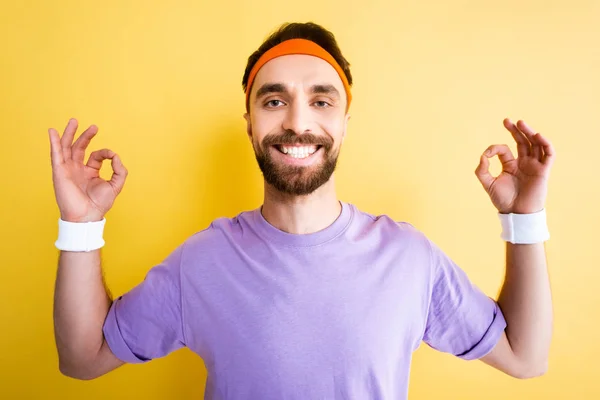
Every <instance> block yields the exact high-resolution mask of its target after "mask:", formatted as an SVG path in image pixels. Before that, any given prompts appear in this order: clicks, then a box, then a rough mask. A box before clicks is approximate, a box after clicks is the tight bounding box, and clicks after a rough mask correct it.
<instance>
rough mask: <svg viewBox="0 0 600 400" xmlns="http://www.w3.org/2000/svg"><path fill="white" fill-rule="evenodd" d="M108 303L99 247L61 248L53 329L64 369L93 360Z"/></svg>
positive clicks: (100, 343) (97, 349)
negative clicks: (72, 250) (76, 250)
mask: <svg viewBox="0 0 600 400" xmlns="http://www.w3.org/2000/svg"><path fill="white" fill-rule="evenodd" d="M111 303H112V300H111V298H110V294H109V293H108V291H107V290H106V288H105V285H104V281H103V277H102V268H101V258H100V249H98V250H94V251H90V252H69V251H61V252H60V257H59V263H58V272H57V277H56V286H55V292H54V332H55V339H56V347H57V350H58V355H59V362H60V369H61V370H62V371H63V372H65V371H66V372H69V371H72V370H74V369H81V368H82V367H83V366H84V365H88V364H91V363H92V362H93V361H94V358H95V357H96V355H97V354H98V353H99V351H100V349H101V348H102V344H103V342H104V336H103V333H102V326H103V324H104V320H105V319H106V315H107V314H108V310H109V307H110V304H111Z"/></svg>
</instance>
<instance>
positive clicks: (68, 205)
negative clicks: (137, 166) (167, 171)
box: [48, 118, 127, 222]
mask: <svg viewBox="0 0 600 400" xmlns="http://www.w3.org/2000/svg"><path fill="white" fill-rule="evenodd" d="M76 130H77V120H76V119H74V118H71V119H70V120H69V123H68V124H67V127H66V128H65V131H64V133H63V136H62V138H61V137H60V136H59V134H58V132H57V131H56V130H55V129H54V128H50V129H48V134H49V137H50V156H51V160H52V181H53V183H54V194H55V196H56V202H57V204H58V208H59V210H60V217H61V219H62V220H64V221H69V222H89V221H100V220H102V218H104V215H105V214H106V213H107V212H108V210H110V208H111V207H112V205H113V204H114V202H115V199H116V197H117V196H118V195H119V193H121V191H122V190H123V186H124V185H125V179H126V178H127V169H126V168H125V167H124V166H123V163H122V162H121V159H120V158H119V156H118V155H117V154H116V153H115V152H113V151H111V150H109V149H102V150H96V151H94V152H92V153H91V154H90V157H89V158H88V161H87V164H85V165H84V164H83V160H84V157H85V150H86V148H87V147H88V145H89V144H90V141H91V140H92V138H93V137H94V136H95V135H96V133H97V132H98V127H96V126H95V125H91V126H90V127H89V128H87V129H86V130H85V131H84V132H83V133H82V134H81V135H80V136H79V138H78V139H77V140H76V141H75V143H73V139H74V137H75V131H76ZM107 159H110V160H111V166H112V170H113V174H112V177H111V179H110V181H106V180H104V179H102V178H100V168H101V167H102V162H103V161H104V160H107Z"/></svg>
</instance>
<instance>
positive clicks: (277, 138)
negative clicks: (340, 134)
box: [262, 130, 333, 150]
mask: <svg viewBox="0 0 600 400" xmlns="http://www.w3.org/2000/svg"><path fill="white" fill-rule="evenodd" d="M276 144H279V145H286V144H288V145H294V144H304V145H316V146H323V147H325V150H329V149H331V148H332V147H333V139H332V138H331V137H330V136H321V135H319V136H317V135H314V134H312V133H303V134H301V135H297V134H296V133H295V132H294V131H291V130H286V131H285V132H283V133H282V134H280V135H278V134H269V135H267V136H265V138H264V139H263V140H262V145H263V147H267V146H273V145H276Z"/></svg>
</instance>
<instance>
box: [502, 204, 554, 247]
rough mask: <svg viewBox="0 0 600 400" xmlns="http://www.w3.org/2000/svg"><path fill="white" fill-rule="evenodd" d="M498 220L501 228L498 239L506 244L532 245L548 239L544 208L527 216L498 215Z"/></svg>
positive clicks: (515, 214)
mask: <svg viewBox="0 0 600 400" xmlns="http://www.w3.org/2000/svg"><path fill="white" fill-rule="evenodd" d="M498 218H499V219H500V224H501V226H502V233H501V234H500V237H501V238H502V239H503V240H504V241H506V242H510V243H513V244H534V243H541V242H545V241H546V240H548V239H550V233H549V231H548V225H547V222H546V209H545V208H542V209H541V210H540V211H538V212H534V213H527V214H517V213H508V214H504V213H498Z"/></svg>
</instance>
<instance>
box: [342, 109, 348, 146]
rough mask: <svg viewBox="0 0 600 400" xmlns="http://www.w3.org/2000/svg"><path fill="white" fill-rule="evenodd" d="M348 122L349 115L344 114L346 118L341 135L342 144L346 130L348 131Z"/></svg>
mask: <svg viewBox="0 0 600 400" xmlns="http://www.w3.org/2000/svg"><path fill="white" fill-rule="evenodd" d="M349 120H350V114H346V116H345V117H344V133H342V143H343V142H344V139H345V138H346V130H347V129H348V121H349Z"/></svg>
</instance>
